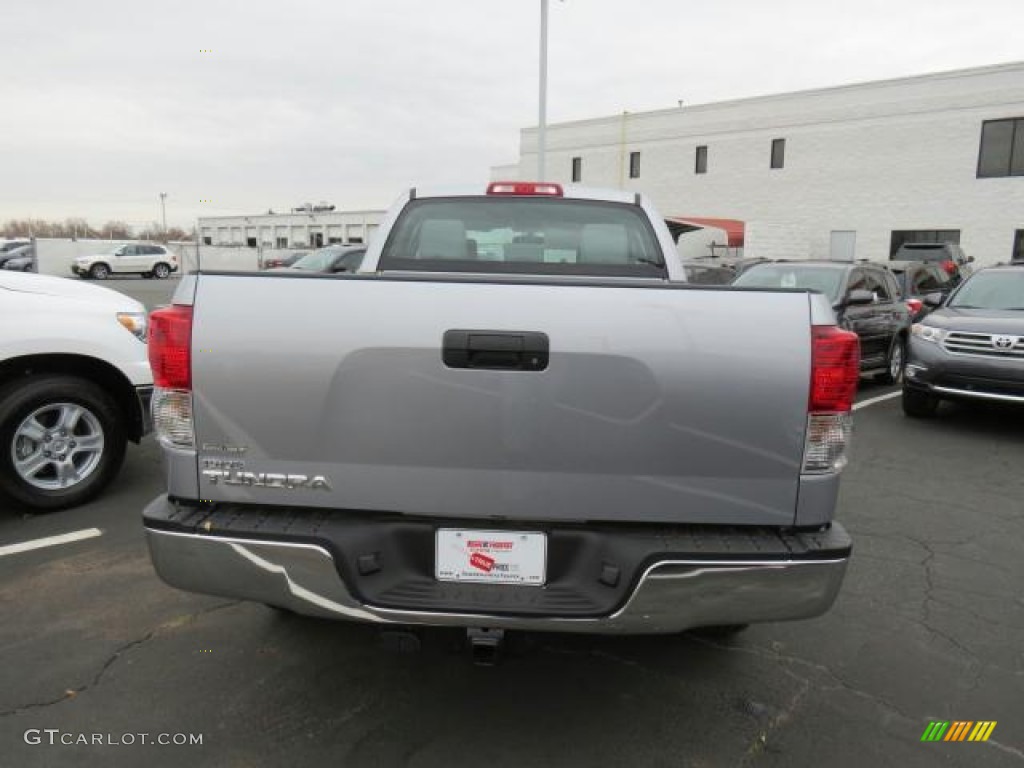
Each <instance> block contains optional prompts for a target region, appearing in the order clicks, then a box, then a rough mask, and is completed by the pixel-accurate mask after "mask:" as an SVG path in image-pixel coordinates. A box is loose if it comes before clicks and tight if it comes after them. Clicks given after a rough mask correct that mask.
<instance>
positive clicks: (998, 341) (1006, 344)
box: [992, 336, 1017, 349]
mask: <svg viewBox="0 0 1024 768" xmlns="http://www.w3.org/2000/svg"><path fill="white" fill-rule="evenodd" d="M1016 343H1017V337H1016V336H993V337H992V346H993V347H995V348H996V349H1013V347H1014V345H1015V344H1016Z"/></svg>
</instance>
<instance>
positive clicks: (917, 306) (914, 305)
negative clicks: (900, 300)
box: [907, 299, 924, 316]
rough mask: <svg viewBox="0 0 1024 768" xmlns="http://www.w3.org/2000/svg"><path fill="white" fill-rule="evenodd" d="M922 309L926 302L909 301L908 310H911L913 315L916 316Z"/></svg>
mask: <svg viewBox="0 0 1024 768" xmlns="http://www.w3.org/2000/svg"><path fill="white" fill-rule="evenodd" d="M922 307H924V302H923V301H921V300H920V299H907V309H909V310H910V314H911V315H914V316H916V315H917V313H918V312H920V311H921V309H922Z"/></svg>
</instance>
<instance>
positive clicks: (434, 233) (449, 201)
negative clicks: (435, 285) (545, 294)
mask: <svg viewBox="0 0 1024 768" xmlns="http://www.w3.org/2000/svg"><path fill="white" fill-rule="evenodd" d="M380 263H381V267H382V268H383V269H390V270H413V271H420V272H476V273H481V272H483V273H499V272H500V273H519V274H564V275H608V276H616V275H617V276H636V277H663V276H664V275H665V265H664V262H663V261H662V257H661V250H660V248H659V247H658V243H657V240H656V238H655V236H654V231H653V230H652V229H651V227H650V224H649V223H648V221H647V218H646V216H645V214H644V212H643V211H642V210H641V209H640V208H638V207H637V206H634V205H626V204H621V203H607V202H596V201H589V200H565V199H562V198H534V197H523V198H509V197H480V198H472V197H466V198H437V199H430V198H427V199H423V200H416V201H414V202H411V203H409V205H408V206H406V208H405V211H404V212H403V213H402V215H401V217H400V218H399V219H398V222H397V223H396V224H395V227H394V230H393V231H392V233H391V236H390V237H389V238H388V241H387V243H386V244H385V245H384V250H383V252H382V253H381V262H380Z"/></svg>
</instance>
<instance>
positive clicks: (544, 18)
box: [537, 0, 548, 181]
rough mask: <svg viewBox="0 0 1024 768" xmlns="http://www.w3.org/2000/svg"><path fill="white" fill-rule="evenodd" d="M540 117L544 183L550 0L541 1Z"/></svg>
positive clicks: (540, 166) (539, 174)
mask: <svg viewBox="0 0 1024 768" xmlns="http://www.w3.org/2000/svg"><path fill="white" fill-rule="evenodd" d="M539 111H540V115H539V117H538V120H537V181H544V151H545V140H546V138H547V137H546V136H545V135H544V134H545V132H546V130H547V120H548V0H540V109H539Z"/></svg>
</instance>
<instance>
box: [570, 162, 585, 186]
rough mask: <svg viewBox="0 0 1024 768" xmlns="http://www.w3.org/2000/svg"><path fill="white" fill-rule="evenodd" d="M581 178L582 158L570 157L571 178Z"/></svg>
mask: <svg viewBox="0 0 1024 768" xmlns="http://www.w3.org/2000/svg"><path fill="white" fill-rule="evenodd" d="M582 178H583V158H582V157H574V158H573V159H572V180H573V181H580V180H581V179H582Z"/></svg>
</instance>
